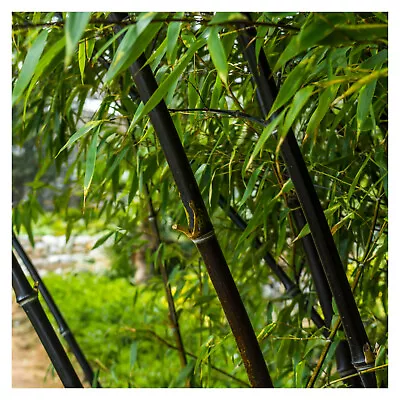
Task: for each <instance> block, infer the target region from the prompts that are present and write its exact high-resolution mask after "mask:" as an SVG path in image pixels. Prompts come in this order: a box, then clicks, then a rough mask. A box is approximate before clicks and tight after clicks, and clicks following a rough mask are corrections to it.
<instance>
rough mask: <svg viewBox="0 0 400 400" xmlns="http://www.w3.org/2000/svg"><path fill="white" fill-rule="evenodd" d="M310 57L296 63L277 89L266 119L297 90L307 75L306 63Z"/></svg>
mask: <svg viewBox="0 0 400 400" xmlns="http://www.w3.org/2000/svg"><path fill="white" fill-rule="evenodd" d="M309 62H310V59H307V60H304V61H302V62H301V63H300V64H299V65H297V66H296V67H295V68H294V69H293V71H291V72H290V74H289V75H288V76H287V78H286V79H285V81H284V83H283V85H282V86H281V88H280V89H279V93H278V95H277V96H276V99H275V101H274V104H273V105H272V107H271V110H270V111H269V113H268V117H267V119H268V118H269V117H270V116H271V115H272V114H273V113H274V112H275V111H276V110H279V109H280V108H281V107H282V106H283V105H285V104H286V103H287V102H288V101H289V100H290V99H291V98H292V97H293V96H294V94H295V93H296V92H297V91H298V90H299V88H300V86H301V85H302V84H303V82H304V80H305V78H306V77H307V75H308V73H307V72H308V71H307V70H308V68H307V66H308V64H309Z"/></svg>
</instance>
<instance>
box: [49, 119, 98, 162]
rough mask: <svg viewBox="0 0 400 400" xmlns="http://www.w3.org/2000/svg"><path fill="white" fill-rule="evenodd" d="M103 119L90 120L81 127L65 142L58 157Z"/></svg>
mask: <svg viewBox="0 0 400 400" xmlns="http://www.w3.org/2000/svg"><path fill="white" fill-rule="evenodd" d="M101 123H102V121H89V122H88V123H87V124H85V125H83V126H82V127H80V128H79V129H78V130H77V131H76V132H75V133H74V134H73V135H72V136H71V137H70V138H69V139H68V142H67V143H65V145H64V146H63V147H61V149H60V151H59V152H58V153H57V155H56V157H58V155H59V154H60V153H61V152H62V151H64V150H65V149H66V148H67V147H70V146H72V145H73V144H74V143H75V142H76V141H77V140H79V139H80V138H81V137H82V136H84V135H86V134H87V133H89V132H90V131H91V130H92V129H93V128H95V127H96V126H98V125H99V124H101Z"/></svg>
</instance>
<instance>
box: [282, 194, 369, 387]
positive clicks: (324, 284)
mask: <svg viewBox="0 0 400 400" xmlns="http://www.w3.org/2000/svg"><path fill="white" fill-rule="evenodd" d="M287 202H288V206H289V207H290V208H291V209H292V211H291V213H292V216H293V219H294V221H295V224H296V227H297V230H298V231H299V232H300V231H301V230H302V229H303V227H304V226H305V225H306V223H307V221H306V219H305V217H304V214H303V211H302V209H301V208H300V205H299V201H298V199H297V197H296V196H295V195H294V196H291V195H289V196H288V201H287ZM301 241H302V245H303V248H304V252H305V255H306V257H307V260H308V265H309V267H310V272H311V276H312V279H313V282H314V286H315V290H316V292H317V296H318V299H319V302H320V304H321V309H322V312H323V314H324V319H325V325H326V327H327V328H329V327H330V326H331V321H332V317H333V307H332V292H331V288H330V287H329V284H328V281H327V279H326V276H325V273H324V269H323V267H322V265H321V261H320V259H319V257H318V253H317V249H316V247H315V244H314V241H313V239H312V237H311V235H310V234H308V235H306V236H304V237H303V238H302V239H301ZM339 329H340V330H343V328H339ZM335 355H336V367H337V371H338V372H339V375H340V377H341V378H344V377H346V376H349V375H354V374H356V373H357V371H356V369H355V368H354V366H353V364H352V363H351V353H350V348H349V343H348V342H347V340H341V341H340V342H339V344H338V346H337V347H336V352H335ZM347 383H348V385H349V386H350V387H352V388H360V387H363V385H362V382H361V378H360V377H359V376H355V377H353V378H349V379H347Z"/></svg>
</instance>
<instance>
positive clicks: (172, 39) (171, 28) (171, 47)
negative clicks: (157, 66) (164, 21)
mask: <svg viewBox="0 0 400 400" xmlns="http://www.w3.org/2000/svg"><path fill="white" fill-rule="evenodd" d="M183 15H184V13H183V12H179V13H176V15H175V16H174V17H175V18H177V19H178V18H182V17H183ZM181 26H182V23H181V22H170V23H169V25H168V29H167V61H168V63H169V64H173V63H174V62H175V58H176V53H177V49H178V37H179V32H180V31H181Z"/></svg>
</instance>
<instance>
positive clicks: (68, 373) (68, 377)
mask: <svg viewBox="0 0 400 400" xmlns="http://www.w3.org/2000/svg"><path fill="white" fill-rule="evenodd" d="M12 286H13V289H14V292H15V296H16V299H17V302H18V304H19V305H20V306H21V307H22V308H23V309H24V311H25V313H26V315H27V316H28V318H29V320H30V321H31V323H32V326H33V328H34V329H35V331H36V333H37V335H38V336H39V339H40V341H41V342H42V344H43V347H44V348H45V350H46V352H47V354H48V356H49V358H50V360H51V362H52V364H53V366H54V368H55V370H56V372H57V374H58V376H59V377H60V379H61V382H62V384H63V385H64V387H66V388H82V383H81V382H80V380H79V378H78V375H77V374H76V372H75V370H74V368H73V366H72V364H71V362H70V360H69V358H68V356H67V354H66V353H65V350H64V348H63V346H62V344H61V342H60V341H59V339H58V337H57V335H56V333H55V332H54V329H53V327H52V326H51V324H50V321H49V319H48V318H47V315H46V313H45V312H44V310H43V308H42V305H41V304H40V302H39V299H38V292H37V290H36V289H35V288H32V287H31V285H30V284H29V282H28V279H27V278H26V276H25V275H24V272H23V271H22V268H21V266H20V264H19V262H18V260H17V258H16V257H15V255H14V253H12Z"/></svg>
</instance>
